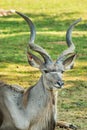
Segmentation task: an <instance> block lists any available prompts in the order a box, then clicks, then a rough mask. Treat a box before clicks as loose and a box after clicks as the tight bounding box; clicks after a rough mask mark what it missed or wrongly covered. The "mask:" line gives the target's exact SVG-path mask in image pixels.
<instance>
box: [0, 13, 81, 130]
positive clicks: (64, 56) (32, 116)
mask: <svg viewBox="0 0 87 130" xmlns="http://www.w3.org/2000/svg"><path fill="white" fill-rule="evenodd" d="M15 13H17V14H18V15H20V16H21V17H22V18H23V19H24V20H25V21H26V22H27V24H28V26H29V28H30V32H31V33H30V40H29V44H28V46H27V58H28V62H29V64H30V65H31V66H33V67H36V68H38V69H39V70H40V71H41V72H42V75H41V77H40V79H39V81H38V82H37V83H36V84H35V85H33V86H31V87H29V88H27V89H26V90H25V89H23V88H22V87H20V86H16V85H8V84H6V83H3V82H0V130H54V129H55V128H56V127H57V126H60V127H64V128H66V129H67V130H69V129H76V127H75V126H74V125H72V124H68V123H65V124H64V123H63V122H61V121H57V90H58V89H60V88H62V87H63V85H64V82H63V80H62V75H63V72H64V71H66V70H69V69H71V67H72V65H73V64H74V61H75V58H76V53H75V52H74V51H75V45H74V43H73V42H72V30H73V28H74V26H75V25H76V24H77V23H78V22H80V21H81V18H80V19H77V20H76V21H74V22H73V23H72V24H71V25H70V27H69V28H68V30H67V32H66V43H67V45H68V49H66V50H64V51H63V52H62V53H61V54H60V56H59V57H58V58H57V60H56V61H55V62H54V61H53V60H52V59H51V57H50V55H49V54H48V53H47V52H46V51H45V50H44V49H43V48H42V47H40V46H39V45H36V44H34V40H35V36H36V31H35V27H34V24H33V22H32V21H31V20H30V19H29V18H28V17H27V16H26V15H24V14H22V13H20V12H17V11H15ZM33 51H35V52H37V53H39V54H40V55H41V57H42V59H41V58H39V57H38V56H36V55H35V54H33Z"/></svg>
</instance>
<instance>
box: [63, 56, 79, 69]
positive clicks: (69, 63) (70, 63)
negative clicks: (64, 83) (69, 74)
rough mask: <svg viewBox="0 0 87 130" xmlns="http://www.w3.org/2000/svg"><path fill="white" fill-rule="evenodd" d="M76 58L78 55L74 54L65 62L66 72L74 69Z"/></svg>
mask: <svg viewBox="0 0 87 130" xmlns="http://www.w3.org/2000/svg"><path fill="white" fill-rule="evenodd" d="M76 56H77V55H76V54H72V55H70V56H69V57H68V58H66V59H65V60H64V61H63V65H64V70H69V69H72V67H73V65H74V61H75V59H76Z"/></svg>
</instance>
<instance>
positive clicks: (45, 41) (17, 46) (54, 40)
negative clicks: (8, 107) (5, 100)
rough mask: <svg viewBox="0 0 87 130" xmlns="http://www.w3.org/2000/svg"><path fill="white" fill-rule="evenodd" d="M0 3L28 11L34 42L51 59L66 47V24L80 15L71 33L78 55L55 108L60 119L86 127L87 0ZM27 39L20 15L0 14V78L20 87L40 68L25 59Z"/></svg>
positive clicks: (33, 80) (11, 0)
mask: <svg viewBox="0 0 87 130" xmlns="http://www.w3.org/2000/svg"><path fill="white" fill-rule="evenodd" d="M0 7H2V8H4V9H15V10H17V11H20V12H23V13H25V14H26V15H28V16H29V17H30V18H31V19H32V21H33V22H34V24H35V26H36V30H37V36H36V40H35V43H36V44H38V45H40V46H42V47H43V48H45V49H46V50H47V51H48V53H49V54H50V55H51V56H52V58H53V59H54V60H56V58H57V57H58V55H59V54H60V53H61V52H62V51H63V50H64V49H65V48H67V46H66V42H65V33H66V30H67V28H68V27H69V25H70V24H71V23H72V22H73V21H74V20H76V19H78V18H80V17H82V19H83V20H82V22H80V23H79V24H78V25H77V26H76V27H75V29H74V31H73V35H72V36H73V42H74V43H75V46H76V52H77V54H78V57H77V60H76V64H75V67H74V69H73V70H71V71H68V72H66V73H65V75H64V80H65V88H64V89H62V90H61V91H59V100H58V103H59V105H58V109H59V117H60V119H61V120H64V121H68V122H73V123H75V124H76V125H77V126H78V127H79V130H87V0H83V1H82V0H70V1H69V0H50V1H47V0H32V1H31V0H26V2H25V0H21V1H18V0H15V1H14V0H6V1H3V0H1V1H0ZM28 40H29V29H28V27H27V24H26V23H25V21H24V20H23V19H22V18H21V17H19V16H18V15H17V14H14V15H11V16H6V17H0V80H3V81H5V82H7V83H10V84H19V85H21V86H23V87H27V86H30V85H33V84H35V83H36V82H37V80H38V79H39V77H40V72H39V71H38V70H37V69H34V68H32V67H30V66H28V63H27V57H26V46H27V44H28Z"/></svg>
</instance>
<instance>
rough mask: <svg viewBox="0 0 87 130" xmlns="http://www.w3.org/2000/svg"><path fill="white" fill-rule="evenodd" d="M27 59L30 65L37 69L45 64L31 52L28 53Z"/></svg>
mask: <svg viewBox="0 0 87 130" xmlns="http://www.w3.org/2000/svg"><path fill="white" fill-rule="evenodd" d="M27 58H28V63H29V64H30V65H31V66H33V67H35V68H40V66H41V65H42V64H43V61H42V60H41V59H39V58H38V57H37V56H35V55H34V54H32V53H31V52H27Z"/></svg>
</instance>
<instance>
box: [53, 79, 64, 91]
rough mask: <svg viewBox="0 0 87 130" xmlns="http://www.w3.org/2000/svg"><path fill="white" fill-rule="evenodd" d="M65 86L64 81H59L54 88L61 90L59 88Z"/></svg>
mask: <svg viewBox="0 0 87 130" xmlns="http://www.w3.org/2000/svg"><path fill="white" fill-rule="evenodd" d="M63 86H64V82H63V81H57V82H56V83H55V84H54V87H55V88H57V89H59V88H62V87H63Z"/></svg>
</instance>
